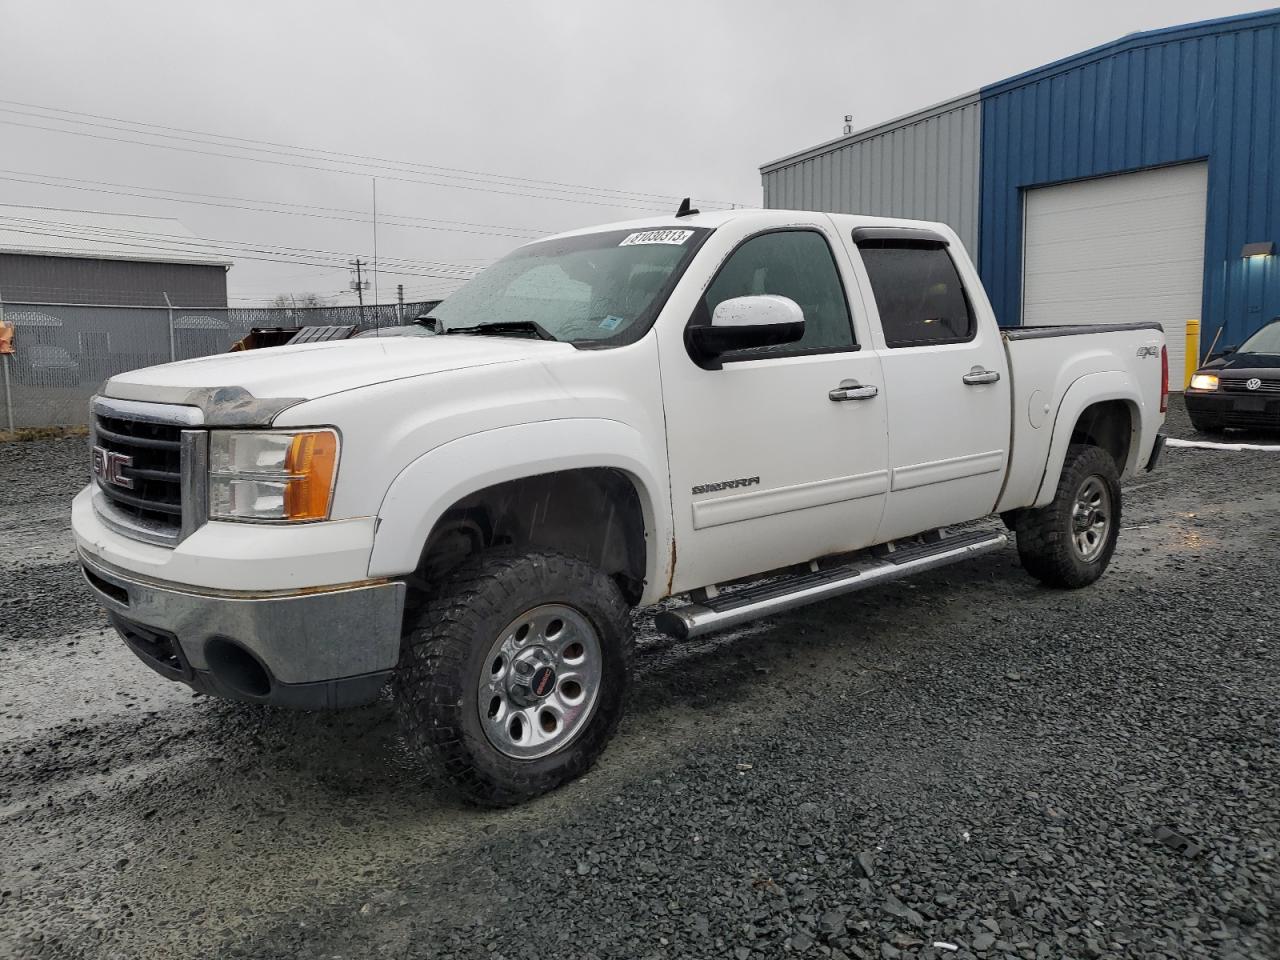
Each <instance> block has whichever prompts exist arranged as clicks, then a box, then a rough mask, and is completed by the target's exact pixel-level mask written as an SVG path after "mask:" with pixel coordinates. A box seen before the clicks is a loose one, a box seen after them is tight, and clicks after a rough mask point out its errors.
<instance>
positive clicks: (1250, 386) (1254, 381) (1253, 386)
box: [1244, 377, 1262, 390]
mask: <svg viewBox="0 0 1280 960" xmlns="http://www.w3.org/2000/svg"><path fill="white" fill-rule="evenodd" d="M1261 387H1262V381H1261V380H1259V379H1258V378H1257V377H1251V378H1250V379H1249V380H1247V381H1245V385H1244V388H1245V389H1246V390H1258V389H1260V388H1261Z"/></svg>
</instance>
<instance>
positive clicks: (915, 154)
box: [760, 93, 982, 250]
mask: <svg viewBox="0 0 1280 960" xmlns="http://www.w3.org/2000/svg"><path fill="white" fill-rule="evenodd" d="M981 141H982V108H981V105H980V103H979V99H978V94H977V93H971V94H968V95H967V96H963V97H959V98H957V99H955V100H949V101H947V102H946V103H940V104H938V105H937V106H934V107H930V108H929V109H927V110H921V111H919V112H917V113H913V114H910V115H908V116H905V117H899V118H898V119H897V120H891V121H890V122H888V123H885V124H882V125H880V126H878V127H872V128H871V129H869V130H863V131H862V132H860V133H855V134H853V135H851V136H847V137H841V138H840V139H838V140H832V141H831V142H829V143H824V144H821V145H820V146H817V147H813V148H812V149H810V150H806V151H804V152H803V153H798V154H794V155H792V156H790V157H786V158H784V159H782V160H777V161H775V162H773V163H770V164H766V165H765V166H763V167H761V168H760V173H761V175H762V178H763V180H764V205H765V206H766V207H770V208H772V209H779V210H787V209H791V210H826V211H829V212H831V213H866V214H872V215H875V216H882V217H913V218H916V219H919V220H938V221H941V222H943V223H946V224H947V225H948V226H950V227H951V228H952V229H953V230H955V231H956V233H958V234H959V235H960V239H961V240H963V241H964V244H965V246H966V247H968V248H969V249H970V250H977V249H978V184H979V176H980V174H981Z"/></svg>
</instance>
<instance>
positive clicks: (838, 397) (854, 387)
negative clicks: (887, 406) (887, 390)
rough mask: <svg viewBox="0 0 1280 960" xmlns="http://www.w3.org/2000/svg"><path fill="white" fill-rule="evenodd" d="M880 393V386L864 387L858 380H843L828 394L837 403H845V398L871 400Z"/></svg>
mask: <svg viewBox="0 0 1280 960" xmlns="http://www.w3.org/2000/svg"><path fill="white" fill-rule="evenodd" d="M879 393H880V388H879V387H871V386H867V387H864V386H863V385H862V384H860V383H859V382H858V381H857V380H841V381H840V386H838V387H836V388H835V389H834V390H832V391H830V392H829V393H828V394H827V396H828V397H830V398H831V399H832V400H834V401H835V402H836V403H843V402H844V401H845V400H870V399H871V398H872V397H875V396H878V395H879Z"/></svg>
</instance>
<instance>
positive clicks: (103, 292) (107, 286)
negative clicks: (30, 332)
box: [0, 253, 227, 307]
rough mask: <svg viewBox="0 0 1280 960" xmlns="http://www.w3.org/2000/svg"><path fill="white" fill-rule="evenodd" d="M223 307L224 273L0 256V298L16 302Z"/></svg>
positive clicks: (189, 266) (186, 266)
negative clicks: (167, 303) (168, 300)
mask: <svg viewBox="0 0 1280 960" xmlns="http://www.w3.org/2000/svg"><path fill="white" fill-rule="evenodd" d="M166 293H167V294H168V295H169V299H170V301H172V303H173V305H174V306H175V307H225V306H226V305H227V268H226V267H225V266H221V265H207V264H193V263H152V262H146V261H142V260H101V259H97V258H95V257H52V256H44V255H33V254H17V253H0V294H2V295H3V296H4V298H5V299H6V300H8V301H10V302H15V303H52V304H83V305H86V306H87V305H93V306H103V307H163V306H165V301H164V295H165V294H166Z"/></svg>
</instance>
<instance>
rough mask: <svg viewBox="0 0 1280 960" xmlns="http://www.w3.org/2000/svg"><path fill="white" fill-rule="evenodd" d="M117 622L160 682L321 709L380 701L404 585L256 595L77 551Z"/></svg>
mask: <svg viewBox="0 0 1280 960" xmlns="http://www.w3.org/2000/svg"><path fill="white" fill-rule="evenodd" d="M80 561H81V564H82V566H83V570H84V576H85V580H86V582H87V583H88V584H89V587H90V589H92V590H93V593H94V595H95V596H96V598H97V600H98V602H99V603H100V604H102V606H103V607H105V608H106V610H107V613H108V615H109V616H110V619H111V622H112V624H113V625H114V626H115V628H116V630H117V631H118V632H119V633H120V635H121V637H123V639H124V641H125V643H126V644H128V646H129V648H130V649H131V650H132V651H133V652H134V653H135V654H137V656H138V657H139V659H141V660H142V661H143V663H145V664H147V666H149V667H151V668H152V669H153V670H155V671H156V672H157V673H159V674H160V675H161V676H164V677H168V678H169V679H171V680H180V681H182V682H184V683H187V684H189V685H190V686H192V687H193V688H194V689H196V690H199V691H201V692H203V693H208V694H212V695H214V696H219V697H224V698H226V699H231V700H247V701H250V702H253V703H268V704H274V705H278V706H287V707H299V708H303V709H321V708H327V707H343V706H354V705H355V704H359V703H367V702H368V701H370V700H372V699H374V698H375V697H376V696H377V695H378V692H379V690H381V688H382V686H383V685H384V684H385V683H386V681H387V680H388V679H389V678H390V676H391V672H392V670H393V669H394V668H395V665H396V660H397V658H398V657H399V652H400V626H401V620H402V617H403V614H404V596H405V585H404V583H403V582H400V581H395V580H392V581H366V582H363V583H358V584H352V585H348V586H341V587H331V588H319V589H306V590H293V591H271V592H264V593H260V594H251V593H246V592H229V591H208V590H197V589H195V588H190V587H185V586H180V585H177V584H169V583H162V582H157V581H150V580H146V579H142V578H139V577H137V576H136V575H130V574H126V573H125V572H123V571H121V570H118V569H116V568H113V567H110V566H107V565H105V564H103V563H102V562H100V561H97V560H94V559H92V558H90V557H88V556H87V555H86V554H85V553H84V552H83V551H81V553H80Z"/></svg>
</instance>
